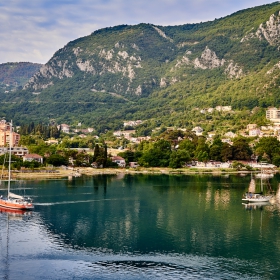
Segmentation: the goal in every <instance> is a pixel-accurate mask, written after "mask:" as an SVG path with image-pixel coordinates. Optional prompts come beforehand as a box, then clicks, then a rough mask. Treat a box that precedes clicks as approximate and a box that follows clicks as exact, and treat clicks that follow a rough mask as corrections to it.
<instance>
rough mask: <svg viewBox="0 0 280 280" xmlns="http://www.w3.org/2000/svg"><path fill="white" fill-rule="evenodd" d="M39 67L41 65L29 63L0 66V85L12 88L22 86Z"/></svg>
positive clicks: (11, 63)
mask: <svg viewBox="0 0 280 280" xmlns="http://www.w3.org/2000/svg"><path fill="white" fill-rule="evenodd" d="M41 67H42V64H38V63H31V62H16V63H13V62H10V63H3V64H0V84H1V85H2V86H6V87H12V88H16V87H20V86H24V85H25V84H26V83H27V82H28V81H29V79H30V78H31V77H32V76H33V75H34V74H35V73H36V72H37V71H39V70H40V68H41Z"/></svg>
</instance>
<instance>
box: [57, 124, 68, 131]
mask: <svg viewBox="0 0 280 280" xmlns="http://www.w3.org/2000/svg"><path fill="white" fill-rule="evenodd" d="M58 129H60V130H61V131H62V132H64V133H69V132H70V126H69V125H68V124H65V123H62V124H61V125H60V126H58Z"/></svg>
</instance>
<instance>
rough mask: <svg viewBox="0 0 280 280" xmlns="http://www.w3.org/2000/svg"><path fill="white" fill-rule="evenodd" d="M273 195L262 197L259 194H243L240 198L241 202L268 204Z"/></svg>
mask: <svg viewBox="0 0 280 280" xmlns="http://www.w3.org/2000/svg"><path fill="white" fill-rule="evenodd" d="M272 197H273V195H263V194H261V193H250V192H249V193H245V195H244V197H243V198H242V200H243V201H246V202H252V203H258V202H259V203H260V202H269V201H270V200H271V199H272Z"/></svg>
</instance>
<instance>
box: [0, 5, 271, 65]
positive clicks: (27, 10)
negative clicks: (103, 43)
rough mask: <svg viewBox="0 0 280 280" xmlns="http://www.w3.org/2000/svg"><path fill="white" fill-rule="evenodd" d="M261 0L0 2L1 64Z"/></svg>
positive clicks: (202, 18) (34, 59) (41, 57)
mask: <svg viewBox="0 0 280 280" xmlns="http://www.w3.org/2000/svg"><path fill="white" fill-rule="evenodd" d="M272 2H275V1H266V0H6V1H3V0H0V26H1V28H0V50H1V51H0V63H5V62H20V61H29V62H37V63H46V62H47V61H48V60H49V59H50V58H51V57H52V56H53V54H54V53H55V52H56V51H57V50H58V49H60V48H62V47H63V46H64V45H66V44H67V43H68V42H69V41H72V40H75V39H77V38H79V37H83V36H86V35H89V34H91V33H92V32H93V31H95V30H97V29H100V28H104V27H109V26H115V25H119V24H131V25H134V24H138V23H152V24H156V25H179V24H185V23H195V22H204V21H209V20H214V19H215V18H220V17H224V16H227V15H230V14H232V13H234V12H236V11H239V10H242V9H246V8H251V7H254V6H260V5H264V4H269V3H272Z"/></svg>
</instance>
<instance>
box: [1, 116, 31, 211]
mask: <svg viewBox="0 0 280 280" xmlns="http://www.w3.org/2000/svg"><path fill="white" fill-rule="evenodd" d="M9 142H10V143H9V146H10V148H9V177H8V193H7V196H6V197H3V196H2V195H1V196H0V207H4V208H7V209H17V210H32V209H33V208H34V206H33V204H32V201H31V199H30V198H26V197H24V196H21V195H17V194H14V193H11V192H10V187H11V154H12V153H11V151H12V149H11V147H12V121H11V122H10V141H9Z"/></svg>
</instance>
